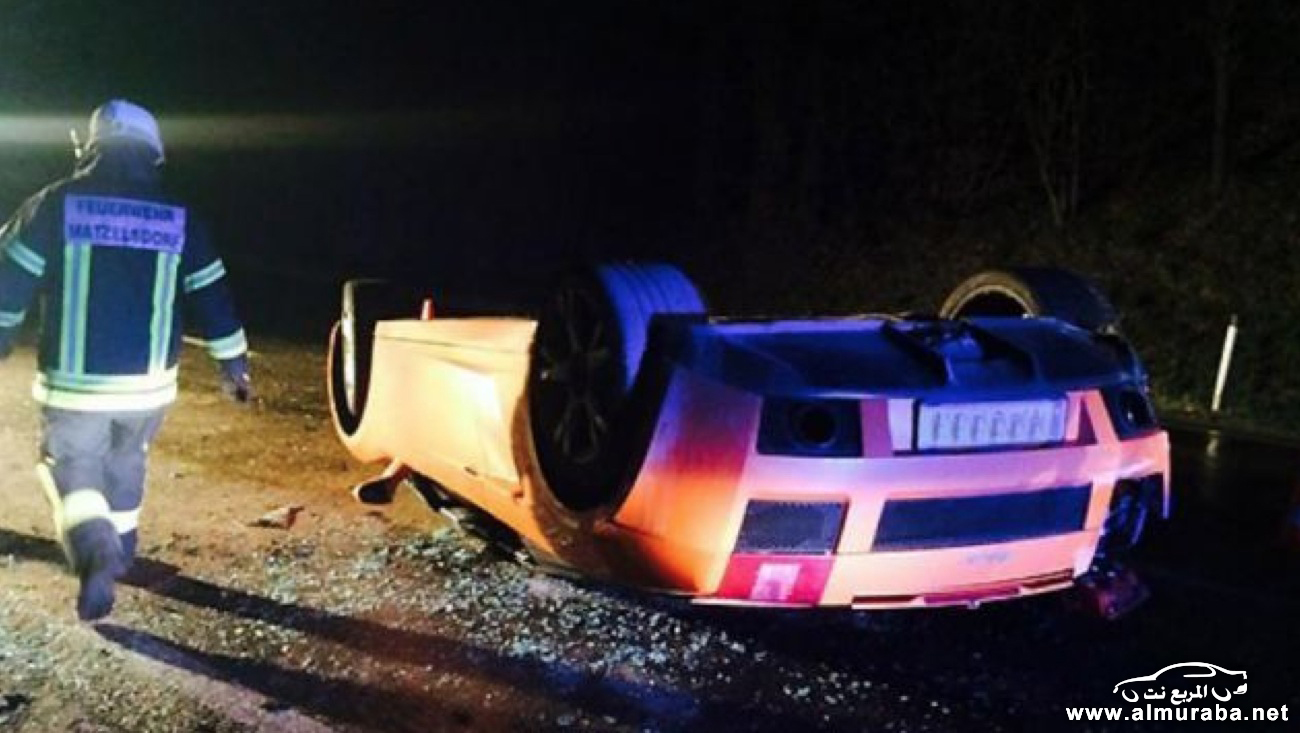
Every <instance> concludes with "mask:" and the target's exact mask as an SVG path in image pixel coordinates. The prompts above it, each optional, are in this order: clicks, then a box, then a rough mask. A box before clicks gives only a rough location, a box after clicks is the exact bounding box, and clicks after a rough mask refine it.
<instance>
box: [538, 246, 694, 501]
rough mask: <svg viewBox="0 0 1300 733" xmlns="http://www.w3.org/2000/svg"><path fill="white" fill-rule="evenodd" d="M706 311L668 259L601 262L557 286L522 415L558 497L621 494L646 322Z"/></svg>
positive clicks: (631, 452) (541, 327)
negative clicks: (642, 262)
mask: <svg viewBox="0 0 1300 733" xmlns="http://www.w3.org/2000/svg"><path fill="white" fill-rule="evenodd" d="M705 312H706V309H705V305H704V299H703V298H702V297H700V293H699V291H698V290H696V288H695V285H694V284H692V283H691V281H690V280H689V279H687V277H686V276H685V275H683V274H682V273H681V271H680V270H677V269H676V268H674V267H671V266H669V265H660V264H646V265H605V266H601V267H598V268H595V269H594V270H591V271H585V272H581V273H578V274H575V275H573V276H571V277H569V278H567V279H566V280H565V281H563V282H562V283H561V285H560V287H559V288H557V290H556V292H555V294H554V296H553V297H552V298H551V300H550V302H549V303H547V305H546V306H545V308H544V309H543V311H542V313H541V316H540V318H539V319H538V324H537V334H536V336H535V337H534V339H533V353H532V360H531V363H530V366H529V374H528V418H529V424H530V426H531V428H532V435H533V446H534V449H535V451H536V454H537V459H538V463H539V465H540V468H541V471H542V475H543V477H545V479H546V482H547V484H548V485H549V486H550V488H551V492H552V494H553V495H554V496H555V498H556V499H557V500H558V501H559V502H560V503H561V504H563V505H564V506H566V507H568V508H569V509H572V510H576V511H583V510H587V509H592V508H595V507H598V506H601V505H603V504H606V503H608V502H609V501H610V500H611V499H613V498H614V497H616V496H617V495H618V494H619V493H620V491H621V489H622V486H621V482H622V480H623V479H624V478H625V477H626V475H627V473H628V467H629V464H630V462H631V461H633V460H634V459H635V455H636V452H637V451H636V446H635V443H636V442H637V440H636V439H637V436H638V435H639V434H640V431H638V429H637V426H636V425H635V424H634V423H635V422H636V421H635V420H634V419H633V414H634V413H635V412H636V411H635V410H633V409H632V407H631V403H632V401H633V400H631V399H630V398H631V395H632V393H633V390H634V387H635V386H636V385H637V382H638V377H639V376H640V374H641V371H642V369H641V363H642V358H643V356H644V355H645V351H646V345H647V338H648V334H649V329H650V324H651V321H652V320H653V319H654V318H655V317H656V316H659V315H668V314H677V315H703V314H704V313H705Z"/></svg>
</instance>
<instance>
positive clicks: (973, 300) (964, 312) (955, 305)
mask: <svg viewBox="0 0 1300 733" xmlns="http://www.w3.org/2000/svg"><path fill="white" fill-rule="evenodd" d="M973 316H1012V317H1014V316H1046V317H1050V318H1057V319H1060V320H1062V321H1065V322H1067V323H1070V324H1073V325H1075V326H1078V327H1079V328H1082V329H1085V330H1087V331H1092V332H1094V333H1099V334H1109V335H1117V334H1119V313H1118V312H1117V311H1116V310H1115V306H1114V305H1112V304H1111V302H1110V300H1109V299H1108V298H1107V297H1106V296H1105V295H1103V294H1102V292H1101V290H1100V289H1099V288H1098V287H1097V285H1096V284H1095V283H1094V282H1093V281H1092V280H1090V279H1088V278H1086V277H1084V276H1083V275H1080V274H1078V273H1076V272H1071V271H1070V270H1062V269H1058V268H1053V267H1015V268H1008V269H1006V270H989V271H986V272H981V273H979V274H978V275H975V276H974V277H971V278H969V279H967V280H965V281H964V282H962V283H961V284H960V285H958V286H957V287H956V288H954V289H953V291H952V293H951V294H950V295H949V296H948V298H947V299H946V300H945V301H944V302H943V305H942V306H941V307H940V308H939V317H940V318H969V317H973Z"/></svg>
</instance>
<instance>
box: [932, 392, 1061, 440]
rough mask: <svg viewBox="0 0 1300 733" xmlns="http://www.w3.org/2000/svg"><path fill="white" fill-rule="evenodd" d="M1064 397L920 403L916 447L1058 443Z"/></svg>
mask: <svg viewBox="0 0 1300 733" xmlns="http://www.w3.org/2000/svg"><path fill="white" fill-rule="evenodd" d="M1065 413H1066V401H1065V398H1063V397H1062V398H1052V399H1041V400H1015V401H1003V402H954V403H946V404H925V403H922V404H921V408H920V412H919V413H918V415H917V421H916V449H917V450H919V451H930V450H969V449H975V448H1003V447H1008V446H1025V445H1041V444H1045V443H1060V442H1062V441H1064V440H1065V418H1066V414H1065Z"/></svg>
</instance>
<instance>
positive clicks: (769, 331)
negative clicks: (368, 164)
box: [327, 264, 1169, 610]
mask: <svg viewBox="0 0 1300 733" xmlns="http://www.w3.org/2000/svg"><path fill="white" fill-rule="evenodd" d="M386 288H387V286H386V285H385V284H384V283H382V282H378V281H370V280H354V281H350V282H349V283H347V284H346V285H345V286H344V298H343V301H344V302H343V313H342V317H341V318H340V320H339V323H338V324H337V325H336V327H335V330H334V333H333V336H332V338H331V346H330V359H329V366H328V375H327V377H328V382H329V391H330V401H331V405H332V412H333V415H334V419H335V424H336V427H337V429H338V433H339V435H340V437H341V439H342V442H343V443H344V445H345V446H346V447H347V449H348V450H349V451H350V452H351V453H352V454H353V455H354V456H355V457H357V458H358V459H361V460H363V461H376V462H379V461H382V462H386V463H387V464H388V470H386V471H385V472H384V473H383V475H382V476H381V477H380V478H378V479H376V480H375V481H373V482H369V483H367V484H363V485H362V486H361V487H358V492H359V495H361V496H362V497H363V498H369V499H370V500H372V501H382V500H384V498H386V497H387V498H391V493H392V490H393V486H394V485H395V484H396V482H397V481H398V480H400V479H403V478H406V479H409V480H410V481H411V482H412V483H413V484H414V485H415V486H416V487H417V488H421V489H422V493H424V494H425V495H426V498H430V497H432V499H431V500H433V501H436V502H456V503H459V504H461V505H464V506H468V507H472V508H473V509H474V510H476V511H478V512H480V513H483V514H486V515H488V516H490V517H491V518H492V519H493V520H494V521H495V523H497V524H498V525H499V526H500V527H502V528H504V529H505V530H506V531H508V532H509V533H511V534H512V535H513V536H515V537H517V538H518V540H519V541H520V543H521V547H523V548H525V549H526V550H527V551H528V552H529V553H531V554H532V555H533V556H534V557H535V558H537V559H538V560H539V562H541V564H542V565H543V566H544V567H547V568H552V569H557V570H562V571H564V572H569V573H575V574H579V575H582V576H586V577H593V578H599V579H606V580H609V581H614V582H617V583H622V584H628V585H632V586H636V587H640V588H643V589H649V590H654V591H662V592H666V593H672V594H680V595H684V596H687V597H689V598H690V599H691V600H692V601H694V602H698V603H724V604H744V605H769V606H838V607H853V608H897V607H922V606H939V605H954V604H961V605H969V606H974V605H978V604H980V603H984V602H987V601H993V600H1001V599H1010V598H1017V597H1022V596H1027V595H1032V594H1037V593H1043V592H1047V591H1052V590H1059V589H1064V588H1067V587H1070V586H1071V585H1074V584H1076V583H1077V582H1082V581H1085V580H1089V579H1094V580H1095V578H1097V577H1099V574H1104V573H1106V572H1108V568H1110V567H1113V564H1114V563H1115V562H1117V561H1118V560H1119V558H1120V557H1121V556H1122V555H1123V553H1125V552H1126V551H1127V550H1129V549H1130V548H1131V547H1132V546H1133V545H1134V544H1135V543H1136V542H1137V541H1138V539H1139V538H1140V537H1141V535H1142V533H1143V527H1144V526H1146V525H1147V523H1148V520H1150V519H1155V518H1161V517H1165V516H1167V515H1168V511H1169V444H1168V438H1167V436H1166V434H1165V433H1164V432H1163V431H1162V430H1160V428H1159V427H1158V425H1157V422H1156V417H1155V413H1154V411H1153V408H1152V405H1151V402H1150V399H1149V397H1148V393H1147V376H1146V373H1145V371H1144V369H1143V367H1142V364H1141V362H1140V361H1139V359H1138V357H1137V355H1136V353H1135V351H1134V349H1133V348H1132V347H1131V346H1130V344H1129V343H1128V342H1127V341H1126V340H1125V339H1124V338H1123V336H1122V335H1121V334H1120V331H1119V328H1118V318H1117V316H1116V313H1115V311H1114V309H1113V307H1112V306H1111V305H1110V303H1109V302H1108V301H1107V300H1106V299H1105V297H1104V296H1102V295H1101V294H1100V292H1099V291H1098V290H1097V288H1096V287H1095V286H1094V285H1093V283H1092V282H1091V281H1090V280H1088V279H1086V278H1083V277H1081V276H1078V275H1076V274H1073V273H1070V272H1068V271H1064V270H1054V269H1045V268H1022V269H1012V270H1000V271H990V272H986V273H982V274H980V275H977V276H975V277H973V278H971V279H969V280H967V281H966V282H964V283H962V284H960V285H959V286H958V287H957V288H956V289H955V290H954V291H953V292H952V294H951V295H950V296H949V297H948V298H947V300H946V301H945V302H944V303H943V305H942V307H941V308H940V310H939V312H938V313H937V315H934V316H914V315H872V316H858V317H838V318H812V319H808V318H804V319H789V320H781V319H775V320H730V319H725V318H718V317H710V316H709V315H707V312H706V309H705V305H704V301H703V299H702V298H701V296H700V294H699V293H698V291H697V289H696V288H695V286H694V285H693V284H692V283H691V282H690V281H689V280H688V279H687V278H686V277H685V276H684V275H683V274H682V273H681V272H680V271H679V270H677V269H675V268H673V267H671V266H667V265H658V264H651V265H607V266H602V267H598V268H593V269H591V270H589V271H586V272H583V273H578V274H574V275H573V276H572V277H570V278H568V279H567V280H565V281H564V282H563V283H562V284H561V285H559V286H558V287H557V288H556V290H555V292H554V297H553V298H551V299H550V301H549V303H548V304H547V305H546V306H545V307H544V308H543V309H541V311H540V312H539V314H538V316H537V317H536V318H514V317H456V318H435V317H432V314H431V313H429V312H427V311H428V305H427V303H426V312H425V313H424V314H423V315H421V316H420V317H416V316H415V314H416V313H418V312H419V310H418V309H419V304H418V302H414V301H413V302H410V303H408V304H406V305H405V310H406V312H407V313H409V314H411V315H410V317H398V316H397V315H396V314H394V313H393V312H392V311H391V310H390V309H388V308H387V307H386V304H385V301H387V300H390V299H391V298H389V297H388V296H389V294H390V293H389V291H388V290H387V289H386ZM1112 610H1113V609H1112Z"/></svg>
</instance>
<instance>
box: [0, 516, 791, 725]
mask: <svg viewBox="0 0 1300 733" xmlns="http://www.w3.org/2000/svg"><path fill="white" fill-rule="evenodd" d="M0 553H7V554H13V555H15V556H17V557H22V558H24V559H28V560H34V561H38V562H44V563H49V564H54V565H62V564H63V563H64V559H63V553H62V550H61V549H60V548H59V547H58V545H57V544H56V543H55V542H53V541H52V540H49V539H45V538H42V537H36V536H33V535H27V534H22V533H18V532H13V531H11V530H7V529H3V528H0ZM122 582H123V584H124V585H128V586H133V587H136V588H139V589H141V590H144V591H147V592H149V593H152V594H154V595H156V596H159V597H162V598H167V599H170V600H174V601H179V602H182V603H186V604H190V605H193V606H201V607H205V608H210V609H212V610H215V611H220V612H222V613H227V614H230V615H233V616H238V617H241V618H245V619H250V620H256V621H260V622H264V623H267V624H272V625H275V626H279V627H281V628H285V629H292V630H295V631H299V632H302V633H305V634H309V635H311V636H314V637H316V638H318V639H321V640H325V641H329V642H334V643H337V644H340V645H342V646H346V647H348V648H350V649H352V650H354V651H356V652H359V653H361V654H364V655H366V656H368V657H372V658H376V659H382V660H386V661H389V662H396V663H400V664H403V665H412V666H418V667H420V668H421V672H420V675H421V676H423V677H425V678H433V677H436V676H438V675H439V674H442V673H447V674H451V675H455V676H456V677H457V678H459V679H469V680H476V681H480V682H488V683H492V684H497V685H503V686H508V687H511V688H514V689H516V690H519V691H521V692H524V693H526V694H529V695H533V694H535V695H537V696H539V697H543V698H546V699H550V700H554V701H563V702H565V703H568V704H569V705H571V706H572V707H573V708H575V709H579V710H582V711H585V712H587V713H588V714H591V715H595V716H612V717H615V718H617V719H618V720H620V721H624V722H635V723H637V724H638V725H639V726H641V725H651V726H653V727H654V728H655V729H658V730H678V729H687V728H690V729H695V728H700V727H704V728H710V727H716V726H717V725H724V727H725V723H726V722H727V721H731V723H732V724H734V723H735V720H736V716H737V715H741V717H742V718H743V717H744V713H745V710H744V707H743V706H741V705H727V706H722V705H719V704H716V703H712V702H708V701H700V700H697V699H696V697H695V696H694V695H693V694H692V693H691V692H690V691H682V690H673V689H665V688H664V687H662V686H656V685H646V684H641V683H639V682H636V681H632V680H628V679H618V678H607V677H603V676H599V675H596V674H593V673H591V672H589V671H587V670H585V669H579V668H575V667H573V666H571V665H566V664H564V663H563V662H549V663H544V662H541V661H536V660H530V659H518V658H512V657H506V656H502V655H500V654H498V653H496V652H494V651H491V650H486V649H482V648H479V647H475V646H472V645H467V644H463V643H460V642H458V641H456V640H454V639H450V638H447V637H443V636H438V635H433V634H428V633H421V632H416V631H411V630H407V629H401V628H394V627H391V626H385V625H383V624H379V623H375V622H373V621H368V620H366V619H359V618H353V617H349V616H342V615H339V614H334V613H330V612H328V611H324V610H321V609H317V608H311V607H308V606H300V605H297V604H292V603H283V602H280V601H276V600H273V599H270V598H266V597H263V596H259V595H256V594H252V593H248V592H245V591H240V590H236V589H231V588H225V587H222V586H219V585H215V584H213V583H209V582H207V581H204V580H199V579H195V578H190V577H187V576H185V575H183V574H181V573H180V571H179V568H177V567H176V566H173V565H170V564H167V563H162V562H158V561H156V560H151V559H149V558H140V559H138V560H137V561H136V565H135V567H134V568H133V569H132V571H131V573H130V574H129V575H128V576H127V577H126V578H124V579H123V581H122ZM98 628H99V631H100V633H101V635H102V636H104V637H105V638H107V639H109V640H110V641H113V642H114V643H117V644H118V645H120V646H122V647H124V648H126V649H129V650H131V651H132V652H135V653H138V654H142V655H144V656H148V657H151V658H154V659H156V660H158V661H160V662H163V663H165V664H169V665H172V666H176V667H179V668H182V669H186V670H188V671H191V672H195V673H198V674H201V675H203V676H206V677H209V678H212V679H217V680H220V681H222V682H228V683H233V684H237V685H240V686H242V687H245V688H248V689H251V690H255V691H257V692H259V693H261V694H263V695H266V696H268V697H273V698H275V699H278V700H282V701H284V702H286V703H288V704H291V705H293V706H294V707H297V708H299V709H301V710H303V711H304V712H307V713H309V714H318V715H322V716H325V717H329V718H332V719H335V720H340V721H346V722H351V723H356V724H362V725H366V726H369V727H373V728H375V729H377V730H384V731H425V730H442V729H447V728H452V727H463V726H468V725H471V722H470V721H471V720H472V718H473V714H472V713H471V712H470V711H468V710H465V709H462V708H456V707H449V706H447V705H446V704H445V703H443V702H440V701H438V700H437V698H436V697H435V696H434V695H433V694H421V692H422V691H415V690H411V691H403V690H398V689H393V688H391V687H385V688H378V687H374V686H369V685H365V684H362V683H359V682H354V681H349V680H339V679H330V678H325V677H321V676H319V675H316V674H313V673H311V672H305V671H301V670H292V669H285V668H282V667H279V666H276V665H274V664H270V663H268V662H266V661H264V660H251V659H240V658H234V657H229V656H225V655H221V654H214V653H210V652H205V651H202V650H199V649H195V648H192V647H189V646H185V645H182V644H179V643H176V642H172V641H167V640H165V639H162V638H160V637H157V636H154V635H153V634H149V633H147V632H143V631H136V630H132V629H128V628H124V627H121V626H118V625H114V624H100V625H99V627H98ZM762 722H763V726H762V727H761V728H758V729H763V730H771V729H776V728H785V729H792V730H801V729H806V728H807V727H808V726H809V724H810V721H807V720H803V719H802V718H800V717H799V716H797V715H793V714H790V715H784V714H783V715H777V716H773V715H772V714H771V712H770V711H765V712H764V714H763V718H762Z"/></svg>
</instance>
